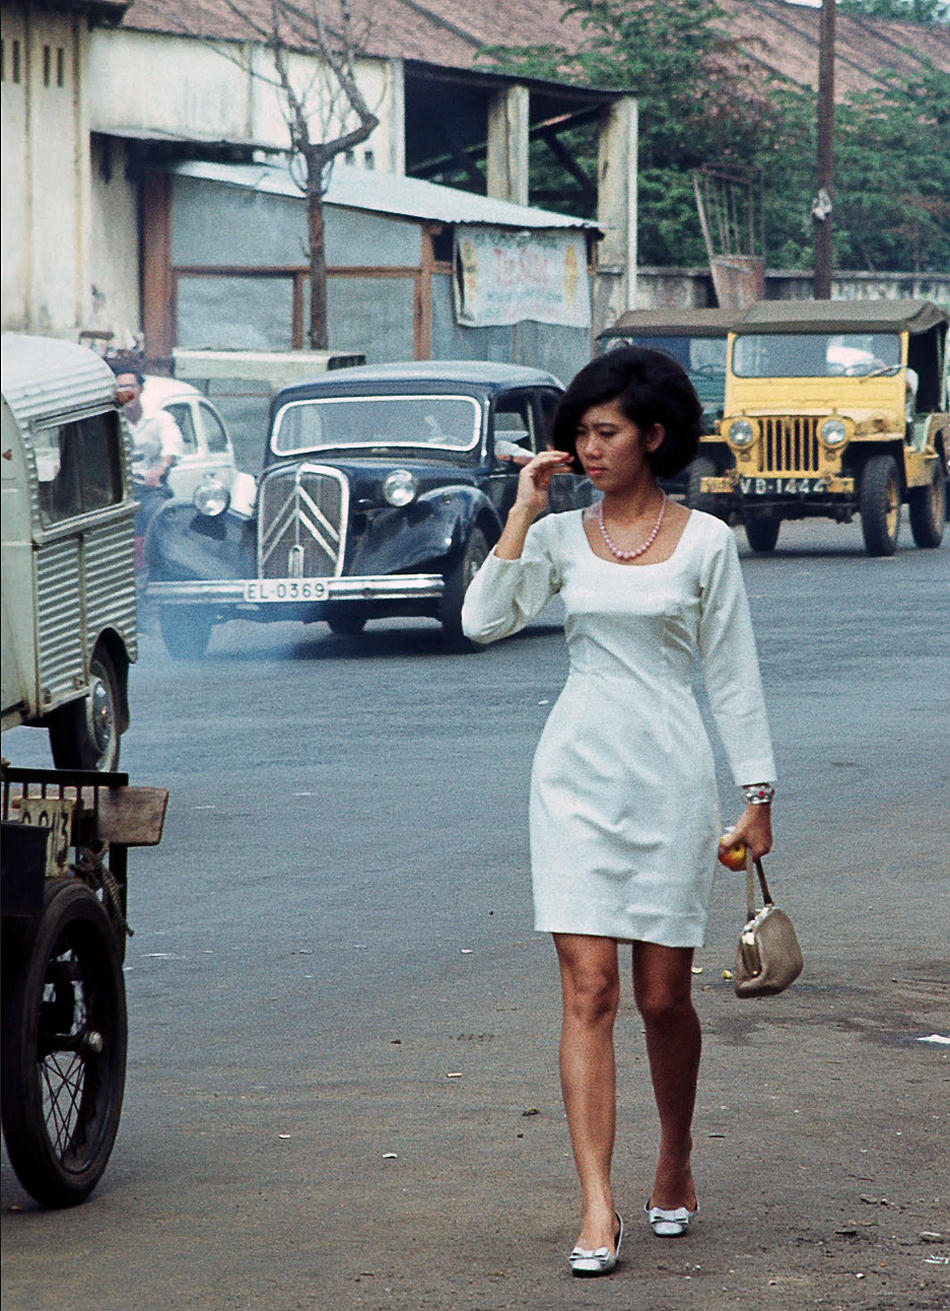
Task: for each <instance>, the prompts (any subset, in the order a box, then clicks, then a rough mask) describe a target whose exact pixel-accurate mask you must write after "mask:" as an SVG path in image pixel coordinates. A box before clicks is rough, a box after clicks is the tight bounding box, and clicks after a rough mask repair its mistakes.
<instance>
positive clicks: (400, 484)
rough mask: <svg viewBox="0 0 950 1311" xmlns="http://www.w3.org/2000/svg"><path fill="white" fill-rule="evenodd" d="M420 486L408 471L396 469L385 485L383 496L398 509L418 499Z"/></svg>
mask: <svg viewBox="0 0 950 1311" xmlns="http://www.w3.org/2000/svg"><path fill="white" fill-rule="evenodd" d="M417 488H418V484H417V483H416V480H415V477H414V476H413V474H411V473H410V472H409V470H408V469H394V470H393V472H392V473H391V474H390V475H389V476H388V477H387V479H386V481H385V482H384V483H383V496H384V497H385V498H386V500H387V501H388V503H389V504H390V505H394V506H396V508H397V509H399V508H401V507H402V506H404V505H409V504H410V503H411V502H412V501H414V500H415V499H416V491H417Z"/></svg>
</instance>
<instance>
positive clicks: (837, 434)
mask: <svg viewBox="0 0 950 1311" xmlns="http://www.w3.org/2000/svg"><path fill="white" fill-rule="evenodd" d="M818 436H819V437H820V438H821V440H822V441H823V442H824V443H825V445H826V446H840V445H841V443H842V442H844V441H847V439H848V430H847V428H846V427H845V425H844V424H843V423H842V421H841V420H840V419H826V420H825V421H824V423H823V424H822V425H821V427H820V428H819V429H818Z"/></svg>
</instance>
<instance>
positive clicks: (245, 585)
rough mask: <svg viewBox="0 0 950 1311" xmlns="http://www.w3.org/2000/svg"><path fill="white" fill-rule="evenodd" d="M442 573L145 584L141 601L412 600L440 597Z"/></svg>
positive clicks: (289, 602)
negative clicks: (143, 597) (143, 596)
mask: <svg viewBox="0 0 950 1311" xmlns="http://www.w3.org/2000/svg"><path fill="white" fill-rule="evenodd" d="M444 587H445V583H444V579H443V577H442V575H441V574H378V575H358V576H355V577H349V578H234V579H228V580H225V581H218V580H215V579H212V580H205V579H193V580H188V581H183V582H171V583H149V584H148V586H147V587H146V589H145V599H146V600H147V601H151V602H153V603H154V604H156V605H212V606H240V607H241V608H242V609H243V608H245V607H257V606H267V607H271V606H281V605H283V606H288V607H290V606H293V607H295V608H296V607H299V606H301V605H309V604H311V603H313V604H319V605H324V604H326V603H328V602H329V603H332V602H334V601H348V602H351V603H352V602H354V601H367V602H371V601H413V600H421V599H425V598H436V597H440V596H441V595H442V592H443V590H444Z"/></svg>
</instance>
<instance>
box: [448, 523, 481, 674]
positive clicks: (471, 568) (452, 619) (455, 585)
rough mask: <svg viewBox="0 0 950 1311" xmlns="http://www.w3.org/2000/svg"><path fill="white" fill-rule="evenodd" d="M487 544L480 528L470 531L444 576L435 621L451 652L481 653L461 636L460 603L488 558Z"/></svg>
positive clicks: (467, 639)
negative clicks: (438, 610)
mask: <svg viewBox="0 0 950 1311" xmlns="http://www.w3.org/2000/svg"><path fill="white" fill-rule="evenodd" d="M488 551H489V547H488V541H487V539H486V537H485V534H484V533H483V532H482V531H481V529H480V528H473V529H472V531H471V532H470V533H469V535H468V540H467V541H466V543H465V547H464V549H463V551H462V554H461V555H460V556H459V559H458V561H457V562H456V564H455V565H454V566H453V567H452V568H451V569H450V570H449V571H448V572H447V573H446V575H445V589H444V591H443V593H442V605H441V608H440V612H439V618H440V619H441V621H442V632H443V633H444V635H445V641H446V644H447V646H448V647H449V649H450V650H452V651H461V652H474V651H482V650H484V647H483V646H481V645H479V643H477V642H473V641H472V640H471V639H470V638H468V637H466V636H465V634H464V633H463V632H462V602H463V601H464V600H465V593H466V591H467V590H468V585H469V583H470V582H471V581H472V579H473V578H474V577H475V575H476V574H477V573H478V570H479V569H480V567H481V565H482V562H483V561H484V560H485V559H487V557H488Z"/></svg>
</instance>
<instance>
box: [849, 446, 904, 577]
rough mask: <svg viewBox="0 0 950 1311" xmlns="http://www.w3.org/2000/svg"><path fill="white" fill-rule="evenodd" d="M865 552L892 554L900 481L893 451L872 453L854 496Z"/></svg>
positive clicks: (897, 527)
mask: <svg viewBox="0 0 950 1311" xmlns="http://www.w3.org/2000/svg"><path fill="white" fill-rule="evenodd" d="M858 512H859V514H860V515H861V532H862V534H863V536H864V549H865V550H866V551H867V553H868V555H893V554H894V552H895V551H896V550H897V538H898V535H899V533H900V525H901V483H900V474H899V472H898V469H897V461H896V460H895V459H894V457H893V455H872V456H871V458H870V459H869V460H868V461H867V462H866V463H865V466H864V469H863V470H862V472H861V490H860V493H859V497H858Z"/></svg>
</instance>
